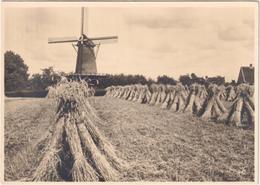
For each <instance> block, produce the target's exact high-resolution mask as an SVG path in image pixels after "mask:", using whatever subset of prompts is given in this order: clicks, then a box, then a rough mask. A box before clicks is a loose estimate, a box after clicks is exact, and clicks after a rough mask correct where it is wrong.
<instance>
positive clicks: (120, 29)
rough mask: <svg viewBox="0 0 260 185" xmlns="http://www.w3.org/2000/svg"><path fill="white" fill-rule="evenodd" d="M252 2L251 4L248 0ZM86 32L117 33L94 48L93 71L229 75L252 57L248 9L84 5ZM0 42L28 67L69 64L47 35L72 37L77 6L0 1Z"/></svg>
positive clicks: (69, 55) (68, 53) (67, 67)
mask: <svg viewBox="0 0 260 185" xmlns="http://www.w3.org/2000/svg"><path fill="white" fill-rule="evenodd" d="M253 4H254V5H256V4H255V3H253ZM85 11H86V12H87V13H86V16H85V33H86V34H87V36H88V37H95V36H110V35H117V36H118V37H119V40H118V42H117V43H113V44H104V45H102V46H101V47H100V50H99V54H98V58H97V68H98V72H99V73H112V74H119V73H125V74H143V75H145V76H147V77H152V78H155V77H156V76H157V75H163V74H166V75H168V76H172V77H174V78H176V79H178V77H179V75H181V74H187V73H192V72H194V73H195V74H197V75H198V76H206V75H207V76H215V75H221V76H225V77H226V80H227V81H230V80H231V79H234V80H237V77H238V72H239V68H240V66H247V65H249V64H250V63H253V64H255V63H256V61H257V60H256V59H255V53H254V51H255V49H254V45H255V41H254V40H255V39H254V34H255V32H254V30H255V26H256V25H255V24H254V23H255V20H254V18H255V11H256V8H254V7H253V6H251V7H238V6H227V5H226V6H218V7H214V6H206V7H205V6H201V7H190V6H185V7H180V6H178V7H148V6H146V7H88V8H87V9H85ZM4 31H5V32H4V33H5V41H4V49H5V50H12V51H14V52H16V53H18V54H20V55H21V56H22V58H23V59H24V61H25V63H26V64H27V65H28V66H29V72H30V73H31V74H32V73H37V72H40V69H42V68H45V67H49V66H54V68H55V69H56V70H59V71H65V72H70V71H74V70H75V65H76V52H75V51H74V49H73V47H72V46H71V44H70V43H64V44H48V43H47V42H48V37H65V36H77V37H79V36H80V8H79V7H72V8H68V7H66V8H65V7H52V8H50V7H40V8H25V7H23V8H21V7H20V8H14V7H9V8H5V11H4Z"/></svg>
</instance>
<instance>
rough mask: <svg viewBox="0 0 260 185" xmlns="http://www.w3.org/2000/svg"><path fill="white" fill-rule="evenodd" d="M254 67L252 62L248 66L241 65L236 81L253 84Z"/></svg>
mask: <svg viewBox="0 0 260 185" xmlns="http://www.w3.org/2000/svg"><path fill="white" fill-rule="evenodd" d="M254 70H255V69H254V67H253V65H252V64H250V65H249V66H242V67H241V68H240V71H239V75H238V79H237V83H238V84H241V83H248V84H250V85H253V84H254Z"/></svg>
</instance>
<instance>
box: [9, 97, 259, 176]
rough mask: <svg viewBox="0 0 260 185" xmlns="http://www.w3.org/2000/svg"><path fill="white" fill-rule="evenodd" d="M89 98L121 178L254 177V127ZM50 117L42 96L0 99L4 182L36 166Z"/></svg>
mask: <svg viewBox="0 0 260 185" xmlns="http://www.w3.org/2000/svg"><path fill="white" fill-rule="evenodd" d="M89 99H90V103H91V105H92V106H93V107H94V108H95V109H96V111H97V114H98V116H99V117H101V118H102V119H103V120H104V123H103V124H102V125H101V123H99V124H97V125H96V126H97V127H98V128H99V130H100V131H101V132H102V134H103V135H105V136H106V138H107V140H108V141H110V142H111V143H112V145H114V147H115V149H116V153H117V155H118V156H119V157H120V158H121V159H123V160H124V161H125V162H126V163H127V164H128V169H126V170H124V172H123V173H121V174H120V175H121V176H120V180H121V181H254V130H245V129H240V128H236V127H232V126H226V125H223V124H216V123H214V122H205V121H201V120H200V119H199V118H196V117H192V116H190V115H188V114H183V113H174V112H171V111H169V110H162V109H160V108H159V107H156V106H149V105H147V104H138V103H134V102H129V101H125V100H121V99H117V98H108V97H92V98H89ZM53 116H54V110H53V108H52V106H51V104H50V102H48V100H47V99H40V98H38V99H37V98H35V99H6V100H5V180H6V181H14V180H21V179H24V178H27V177H29V176H30V175H31V174H32V172H33V171H34V170H35V168H36V167H37V166H38V164H39V161H40V160H41V158H42V156H43V155H42V154H43V153H44V149H45V147H46V143H47V142H46V139H44V138H46V137H47V136H46V133H47V131H48V130H49V129H50V126H51V123H53ZM39 141H40V142H41V143H42V145H37V147H36V144H37V143H38V142H39Z"/></svg>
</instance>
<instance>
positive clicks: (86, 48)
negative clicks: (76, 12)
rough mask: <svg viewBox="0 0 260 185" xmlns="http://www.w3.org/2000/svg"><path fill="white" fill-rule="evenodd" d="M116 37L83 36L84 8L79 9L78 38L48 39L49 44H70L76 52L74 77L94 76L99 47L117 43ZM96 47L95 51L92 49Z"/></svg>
mask: <svg viewBox="0 0 260 185" xmlns="http://www.w3.org/2000/svg"><path fill="white" fill-rule="evenodd" d="M117 39H118V37H117V36H107V37H95V38H89V37H87V35H86V34H84V8H83V7H82V8H81V30H80V37H79V38H77V37H65V38H49V39H48V43H49V44H55V43H72V46H73V47H74V49H75V50H76V52H77V60H76V69H75V75H82V76H95V75H98V74H97V64H96V58H97V54H98V51H99V47H100V45H101V44H104V43H111V42H115V41H117ZM95 47H96V50H95V49H94V48H95Z"/></svg>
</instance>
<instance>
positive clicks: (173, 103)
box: [106, 83, 255, 128]
mask: <svg viewBox="0 0 260 185" xmlns="http://www.w3.org/2000/svg"><path fill="white" fill-rule="evenodd" d="M106 91H107V93H106V96H108V97H116V98H120V99H124V100H128V101H133V102H138V103H144V104H149V105H155V106H159V107H161V108H163V109H169V110H170V111H174V112H183V113H190V114H193V115H196V116H198V117H200V118H202V119H205V120H214V121H216V122H222V123H225V124H229V125H235V126H237V127H244V128H253V126H254V110H255V105H254V87H253V86H252V85H249V84H240V85H236V86H232V85H229V86H227V87H225V86H224V85H220V86H219V85H216V84H209V85H208V86H207V87H206V86H205V85H200V84H197V83H194V84H191V85H190V86H189V87H188V86H183V85H182V84H181V83H178V84H177V85H163V84H151V85H150V86H148V85H140V84H135V85H127V86H110V87H108V88H107V89H106Z"/></svg>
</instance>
